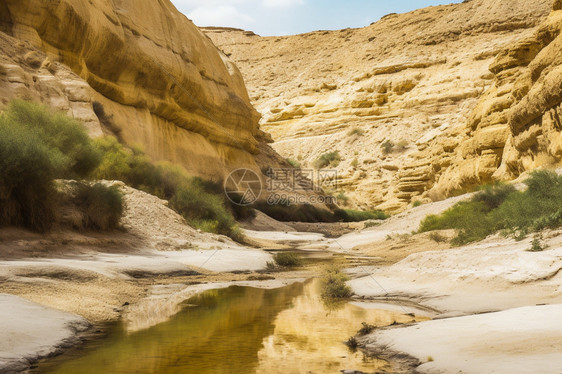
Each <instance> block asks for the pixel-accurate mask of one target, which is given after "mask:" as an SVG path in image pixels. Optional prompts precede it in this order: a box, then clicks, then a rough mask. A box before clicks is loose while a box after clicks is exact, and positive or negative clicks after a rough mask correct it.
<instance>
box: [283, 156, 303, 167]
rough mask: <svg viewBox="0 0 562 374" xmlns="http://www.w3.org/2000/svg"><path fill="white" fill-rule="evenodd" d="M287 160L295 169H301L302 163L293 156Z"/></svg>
mask: <svg viewBox="0 0 562 374" xmlns="http://www.w3.org/2000/svg"><path fill="white" fill-rule="evenodd" d="M286 161H287V162H288V163H289V165H291V166H292V167H294V168H295V169H300V167H301V164H300V163H299V162H298V161H297V160H293V159H292V158H288V159H287V160H286Z"/></svg>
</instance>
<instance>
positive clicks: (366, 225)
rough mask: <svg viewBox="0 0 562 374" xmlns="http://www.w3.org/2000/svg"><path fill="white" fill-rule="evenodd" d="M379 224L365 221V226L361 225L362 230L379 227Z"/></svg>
mask: <svg viewBox="0 0 562 374" xmlns="http://www.w3.org/2000/svg"><path fill="white" fill-rule="evenodd" d="M379 225H380V222H377V221H367V222H365V224H364V225H363V228H364V229H368V228H369V227H375V226H379Z"/></svg>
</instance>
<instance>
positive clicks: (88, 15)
mask: <svg viewBox="0 0 562 374" xmlns="http://www.w3.org/2000/svg"><path fill="white" fill-rule="evenodd" d="M0 31H1V33H0V43H1V46H0V47H1V49H2V55H1V56H0V90H2V92H3V93H6V94H5V95H3V98H4V101H5V100H7V99H9V98H12V97H23V98H29V99H38V100H41V101H43V102H46V103H48V104H50V105H52V106H54V107H56V108H59V109H63V110H68V111H69V113H70V114H72V115H74V116H75V117H77V118H79V119H80V120H82V121H84V122H85V123H86V124H87V127H88V128H89V130H90V132H91V134H92V135H94V136H96V135H101V134H102V132H104V133H114V134H116V135H119V137H120V138H121V139H122V140H123V141H124V142H125V143H128V144H131V145H141V146H142V148H144V150H145V151H146V152H147V153H148V154H149V155H151V156H152V157H153V158H154V159H156V160H168V161H172V162H177V163H180V164H182V165H183V166H185V167H186V168H187V170H188V171H190V172H191V173H193V174H195V175H198V176H201V177H204V178H208V179H215V180H217V179H221V178H224V177H225V175H226V174H228V172H229V171H230V170H232V169H234V168H237V167H241V166H244V167H250V168H254V169H256V170H259V169H260V167H261V166H260V164H268V163H270V164H271V163H275V162H277V156H276V155H275V154H274V153H273V152H271V150H270V149H268V147H267V145H266V140H267V136H266V135H265V134H264V133H263V132H262V131H260V129H259V124H258V121H259V113H258V112H257V111H256V110H255V109H254V108H253V106H252V105H251V103H250V100H249V97H248V94H247V91H246V88H245V86H244V81H243V79H242V76H241V75H240V72H239V71H238V69H237V68H236V66H235V65H234V64H233V63H232V62H230V60H229V59H228V58H227V57H226V56H225V55H224V54H222V53H221V52H220V51H218V50H217V48H216V47H215V46H214V45H213V43H212V42H211V41H210V40H209V39H208V38H207V37H206V36H205V35H204V34H203V33H202V32H201V31H200V30H199V29H198V28H197V27H196V26H194V25H193V23H192V22H191V21H189V20H188V19H187V18H186V17H185V16H184V15H182V14H181V13H179V12H178V11H177V10H176V9H175V7H174V6H173V5H172V3H171V2H170V1H169V0H161V1H150V0H115V1H107V0H92V1H80V0H60V1H40V0H25V1H21V0H5V1H2V3H1V4H0Z"/></svg>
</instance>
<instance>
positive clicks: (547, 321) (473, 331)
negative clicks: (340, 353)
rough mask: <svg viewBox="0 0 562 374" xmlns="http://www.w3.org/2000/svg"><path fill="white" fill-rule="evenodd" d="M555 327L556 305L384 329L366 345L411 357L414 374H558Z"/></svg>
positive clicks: (560, 316)
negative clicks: (419, 363)
mask: <svg viewBox="0 0 562 374" xmlns="http://www.w3.org/2000/svg"><path fill="white" fill-rule="evenodd" d="M561 322H562V304H556V305H545V306H530V307H522V308H516V309H509V310H505V311H501V312H496V313H487V314H478V315H472V316H465V317H458V318H449V319H442V320H433V321H427V322H421V323H417V324H415V325H413V326H408V327H403V328H393V329H384V330H381V331H378V332H376V333H374V334H372V335H371V336H369V337H368V338H367V339H366V342H367V346H368V347H370V348H371V349H373V350H375V351H380V350H381V349H383V348H385V349H390V350H394V351H398V352H407V353H408V354H410V355H412V356H415V357H416V358H417V359H418V360H419V361H420V362H421V363H422V364H421V365H420V366H418V367H417V368H416V372H420V373H464V374H490V373H496V374H499V373H505V374H527V373H528V374H538V373H540V374H547V373H552V374H560V373H562V323H561Z"/></svg>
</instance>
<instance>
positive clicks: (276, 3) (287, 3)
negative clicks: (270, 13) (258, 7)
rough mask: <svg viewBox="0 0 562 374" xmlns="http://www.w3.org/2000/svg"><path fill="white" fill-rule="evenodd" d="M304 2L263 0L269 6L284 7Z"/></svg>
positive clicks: (302, 0) (301, 0) (297, 0)
mask: <svg viewBox="0 0 562 374" xmlns="http://www.w3.org/2000/svg"><path fill="white" fill-rule="evenodd" d="M302 4H304V0H263V5H265V6H266V7H268V8H282V7H290V6H293V5H302Z"/></svg>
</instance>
